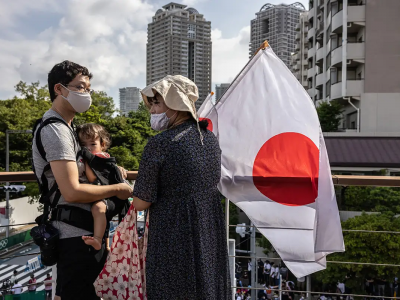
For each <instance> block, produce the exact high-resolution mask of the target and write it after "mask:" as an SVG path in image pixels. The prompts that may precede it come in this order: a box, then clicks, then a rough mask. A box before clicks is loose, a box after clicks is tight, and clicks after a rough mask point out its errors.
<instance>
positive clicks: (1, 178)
mask: <svg viewBox="0 0 400 300" xmlns="http://www.w3.org/2000/svg"><path fill="white" fill-rule="evenodd" d="M127 173H128V178H127V179H128V180H135V179H136V178H137V174H138V172H137V171H128V172H127ZM271 180H272V181H273V182H276V183H279V182H287V178H284V177H275V178H271ZM32 181H36V177H35V175H34V174H33V172H0V182H32ZM332 181H333V184H334V185H344V186H386V187H400V176H399V177H396V176H358V175H332Z"/></svg>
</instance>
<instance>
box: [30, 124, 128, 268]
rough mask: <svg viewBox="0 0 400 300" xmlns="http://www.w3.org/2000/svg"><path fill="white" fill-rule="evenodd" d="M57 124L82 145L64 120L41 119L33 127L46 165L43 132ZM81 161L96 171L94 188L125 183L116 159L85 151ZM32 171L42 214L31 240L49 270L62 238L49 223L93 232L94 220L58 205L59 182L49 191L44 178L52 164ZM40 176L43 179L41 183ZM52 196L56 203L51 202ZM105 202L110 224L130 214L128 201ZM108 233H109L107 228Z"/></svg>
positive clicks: (83, 212)
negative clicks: (66, 129)
mask: <svg viewBox="0 0 400 300" xmlns="http://www.w3.org/2000/svg"><path fill="white" fill-rule="evenodd" d="M54 123H60V124H63V125H65V126H67V127H68V128H69V130H70V131H71V134H72V135H73V136H74V138H75V139H76V141H77V144H79V141H78V136H77V135H76V132H75V130H74V129H73V127H72V128H71V127H70V126H68V124H67V123H66V122H65V121H64V120H62V119H59V118H55V117H52V118H48V119H46V120H43V119H39V120H37V121H36V124H35V126H34V127H33V131H32V135H33V137H34V136H35V135H36V139H35V142H36V147H37V149H38V151H39V153H40V155H41V157H42V158H43V159H44V160H45V161H47V159H46V152H45V150H44V148H43V144H42V140H41V130H42V129H43V128H44V127H45V126H47V125H49V124H54ZM72 126H73V125H72ZM36 129H37V130H36ZM81 157H82V158H83V159H84V160H85V161H86V162H87V163H88V165H89V167H90V168H91V169H92V170H93V173H94V174H95V175H96V177H97V180H96V182H95V183H94V184H97V185H109V184H117V183H122V182H124V179H123V178H122V176H121V173H120V171H119V169H118V167H117V165H116V161H115V158H113V157H110V158H101V157H97V156H95V155H93V154H92V153H90V152H89V151H88V150H87V149H86V148H83V149H81V150H80V151H79V152H78V154H77V158H76V159H77V160H78V159H80V158H81ZM32 169H33V172H34V173H35V176H36V179H37V182H38V185H39V191H40V194H41V196H40V199H39V202H40V203H41V204H43V214H42V215H40V216H39V217H37V218H36V220H35V221H36V223H37V224H38V226H36V227H34V228H32V229H31V236H32V238H33V241H34V242H35V243H36V244H37V245H38V246H39V247H40V250H41V256H42V263H43V264H44V265H46V266H52V265H54V264H56V263H57V241H58V238H59V233H58V230H57V229H56V228H54V227H53V226H52V225H51V223H50V222H51V221H61V222H64V223H66V224H69V225H72V226H75V227H78V228H82V229H84V230H87V231H91V232H93V216H92V213H91V212H90V211H88V210H85V209H82V208H80V207H76V206H70V205H57V204H58V201H59V200H60V197H61V192H60V190H59V188H58V185H57V182H56V181H54V184H53V185H52V186H51V187H50V188H49V186H48V181H47V178H46V176H45V173H46V172H47V171H49V170H50V169H51V167H50V163H49V162H48V163H47V164H46V166H45V167H44V169H43V173H42V174H37V173H36V171H35V167H34V164H33V162H32ZM39 176H40V179H41V180H40V181H39ZM53 195H54V197H53V201H50V199H51V197H52V196H53ZM106 200H107V213H106V217H107V221H111V219H112V218H113V217H115V216H116V215H119V220H122V218H123V217H124V215H125V214H126V212H127V211H128V210H129V205H130V203H129V201H128V200H120V199H118V198H117V197H112V198H110V199H106ZM108 223H109V222H108ZM106 233H108V227H107V230H106Z"/></svg>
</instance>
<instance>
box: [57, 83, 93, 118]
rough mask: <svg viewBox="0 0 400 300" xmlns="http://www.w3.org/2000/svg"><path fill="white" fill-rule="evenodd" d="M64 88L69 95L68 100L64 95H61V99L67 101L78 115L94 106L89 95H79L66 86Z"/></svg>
mask: <svg viewBox="0 0 400 300" xmlns="http://www.w3.org/2000/svg"><path fill="white" fill-rule="evenodd" d="M62 86H63V85H62ZM63 87H64V88H65V89H66V90H67V91H68V92H69V93H68V97H67V98H65V97H64V96H63V95H61V97H63V98H64V99H65V100H67V101H68V102H69V103H70V104H71V106H72V108H73V109H74V110H75V111H76V112H77V113H83V112H85V111H87V110H88V109H89V108H90V105H92V97H90V94H89V93H78V92H75V91H71V90H69V89H67V88H66V87H65V86H63Z"/></svg>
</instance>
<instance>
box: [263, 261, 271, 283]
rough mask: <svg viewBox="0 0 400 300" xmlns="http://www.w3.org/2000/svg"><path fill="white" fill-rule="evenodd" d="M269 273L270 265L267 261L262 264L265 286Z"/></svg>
mask: <svg viewBox="0 0 400 300" xmlns="http://www.w3.org/2000/svg"><path fill="white" fill-rule="evenodd" d="M270 273H271V264H270V262H269V261H268V260H266V261H265V263H264V282H265V284H266V285H269V284H270V282H269V275H270Z"/></svg>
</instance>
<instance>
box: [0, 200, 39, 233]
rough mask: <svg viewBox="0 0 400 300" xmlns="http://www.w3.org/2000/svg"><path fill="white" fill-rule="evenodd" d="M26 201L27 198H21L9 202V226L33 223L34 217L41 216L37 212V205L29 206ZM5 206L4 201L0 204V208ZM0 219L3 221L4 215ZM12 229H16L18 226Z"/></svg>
mask: <svg viewBox="0 0 400 300" xmlns="http://www.w3.org/2000/svg"><path fill="white" fill-rule="evenodd" d="M28 199H29V198H28V197H23V198H18V199H12V200H10V224H21V223H30V222H34V221H35V219H36V217H38V216H39V215H41V212H39V211H38V207H39V203H37V202H36V203H34V204H29V203H28ZM5 206H6V202H5V201H4V202H1V203H0V207H5ZM0 219H1V220H4V215H0ZM13 228H18V226H15V227H13Z"/></svg>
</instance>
